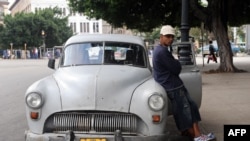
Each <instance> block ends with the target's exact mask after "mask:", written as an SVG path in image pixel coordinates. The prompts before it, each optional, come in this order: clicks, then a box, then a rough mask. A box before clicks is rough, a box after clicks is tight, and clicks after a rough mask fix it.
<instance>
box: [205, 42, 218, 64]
mask: <svg viewBox="0 0 250 141" xmlns="http://www.w3.org/2000/svg"><path fill="white" fill-rule="evenodd" d="M214 52H215V49H214V46H213V41H209V56H208V58H207V63H208V64H209V61H210V60H212V61H214V62H215V63H217V58H216V56H215V54H214Z"/></svg>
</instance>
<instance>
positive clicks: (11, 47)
mask: <svg viewBox="0 0 250 141" xmlns="http://www.w3.org/2000/svg"><path fill="white" fill-rule="evenodd" d="M12 50H13V43H10V59H12Z"/></svg>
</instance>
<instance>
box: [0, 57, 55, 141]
mask: <svg viewBox="0 0 250 141" xmlns="http://www.w3.org/2000/svg"><path fill="white" fill-rule="evenodd" d="M46 65H47V61H44V60H0V80H1V83H0V113H1V114H0V115H1V116H0V141H22V140H24V131H25V130H26V129H28V125H27V122H26V117H25V107H24V93H25V91H26V89H27V88H28V86H29V85H31V84H32V83H33V82H35V81H36V80H38V79H40V78H42V77H44V76H46V75H48V74H50V73H52V72H53V70H51V69H49V68H48V67H46Z"/></svg>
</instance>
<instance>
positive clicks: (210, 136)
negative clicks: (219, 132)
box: [207, 133, 215, 141]
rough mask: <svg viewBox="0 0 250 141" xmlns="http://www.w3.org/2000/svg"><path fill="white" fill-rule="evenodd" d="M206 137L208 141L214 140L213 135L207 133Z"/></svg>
mask: <svg viewBox="0 0 250 141" xmlns="http://www.w3.org/2000/svg"><path fill="white" fill-rule="evenodd" d="M207 137H208V139H209V140H208V141H211V140H214V139H215V135H214V133H209V134H207Z"/></svg>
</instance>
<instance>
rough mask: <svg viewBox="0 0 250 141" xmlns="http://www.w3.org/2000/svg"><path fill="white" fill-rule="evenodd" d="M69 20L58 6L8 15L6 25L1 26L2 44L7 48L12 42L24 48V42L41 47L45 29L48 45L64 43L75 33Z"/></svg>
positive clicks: (0, 42) (16, 46) (5, 18)
mask: <svg viewBox="0 0 250 141" xmlns="http://www.w3.org/2000/svg"><path fill="white" fill-rule="evenodd" d="M67 22H68V19H67V17H62V16H61V12H60V11H59V10H58V9H57V8H53V9H49V8H48V9H44V10H40V11H37V12H36V13H17V14H16V15H14V16H11V15H6V16H5V17H4V26H3V27H2V28H0V36H1V38H0V44H1V45H2V46H3V47H5V48H6V47H9V44H10V43H13V44H14V46H13V47H14V48H23V46H24V43H26V44H27V45H28V46H29V47H32V46H33V47H39V46H41V45H42V43H43V38H42V35H41V32H42V30H44V31H45V44H46V47H53V46H55V45H62V44H63V43H64V42H65V41H66V40H67V39H68V38H69V37H70V36H72V35H73V32H72V30H71V28H70V27H69V26H68V25H67Z"/></svg>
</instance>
